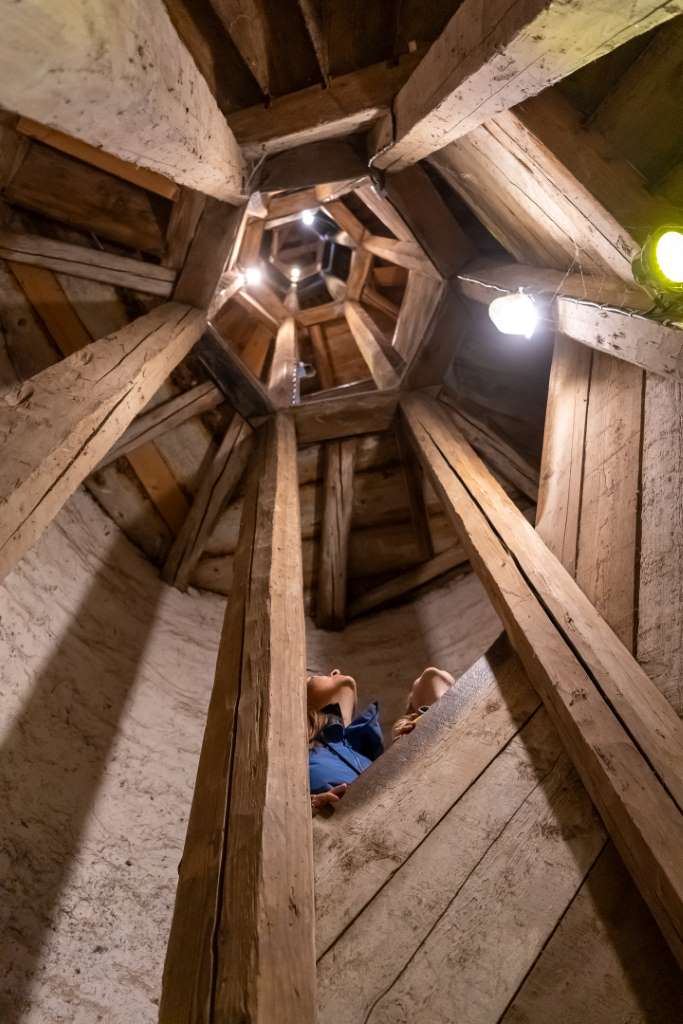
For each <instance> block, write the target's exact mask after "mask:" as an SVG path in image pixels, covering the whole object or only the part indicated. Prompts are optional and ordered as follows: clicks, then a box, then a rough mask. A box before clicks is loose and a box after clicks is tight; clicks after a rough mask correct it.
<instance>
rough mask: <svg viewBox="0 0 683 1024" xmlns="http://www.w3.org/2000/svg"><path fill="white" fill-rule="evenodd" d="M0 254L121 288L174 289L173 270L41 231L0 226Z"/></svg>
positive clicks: (149, 291) (164, 292) (160, 291)
mask: <svg viewBox="0 0 683 1024" xmlns="http://www.w3.org/2000/svg"><path fill="white" fill-rule="evenodd" d="M0 257H1V258H2V259H6V260H11V261H12V262H13V263H27V264H29V265H30V266H33V267H43V268H45V269H46V270H52V271H54V272H55V273H61V274H71V276H72V277H85V278H87V279H88V280H90V281H103V282H104V283H105V284H112V285H117V286H118V287H120V288H132V289H134V290H135V291H139V292H145V293H146V294H148V295H160V296H162V297H163V298H168V297H169V296H170V294H171V292H172V291H173V284H174V282H175V278H176V275H175V271H173V270H169V269H167V268H166V267H158V266H155V264H153V263H145V262H143V261H142V260H135V259H131V258H130V257H128V256H116V255H114V254H113V253H108V252H103V251H102V250H100V249H89V248H87V247H86V246H84V245H73V244H71V243H70V242H59V241H55V240H54V239H52V238H43V237H42V236H41V235H25V234H19V233H17V232H16V231H6V230H2V229H0Z"/></svg>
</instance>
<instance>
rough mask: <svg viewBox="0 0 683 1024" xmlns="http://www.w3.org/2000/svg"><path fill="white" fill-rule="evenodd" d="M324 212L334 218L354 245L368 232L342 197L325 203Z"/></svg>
mask: <svg viewBox="0 0 683 1024" xmlns="http://www.w3.org/2000/svg"><path fill="white" fill-rule="evenodd" d="M325 213H329V215H330V217H332V219H333V220H336V222H337V224H338V225H339V227H340V228H341V229H342V231H345V232H346V233H347V235H348V236H349V238H351V239H352V240H353V241H354V242H355V243H356V245H359V244H360V243H361V242H362V241H363V238H364V237H365V235H366V234H368V232H367V231H366V229H365V227H364V226H363V225H362V224H361V222H360V221H359V220H358V218H357V217H356V215H355V213H353V212H352V211H351V210H350V209H349V208H348V206H347V205H346V203H345V202H344V201H343V199H333V200H332V201H331V202H329V203H326V204H325Z"/></svg>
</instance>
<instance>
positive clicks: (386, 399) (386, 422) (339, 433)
mask: <svg viewBox="0 0 683 1024" xmlns="http://www.w3.org/2000/svg"><path fill="white" fill-rule="evenodd" d="M397 405H398V393H397V392H393V393H388V392H386V391H385V392H383V393H378V392H371V393H370V394H364V395H349V396H348V397H347V396H343V395H342V396H340V397H336V396H335V397H330V398H324V399H319V400H315V401H311V402H305V403H303V404H302V405H297V406H296V407H295V408H294V409H293V410H292V413H293V415H294V423H295V424H296V433H297V437H298V440H299V444H300V445H305V444H313V443H315V442H317V441H331V440H333V439H334V438H338V437H354V436H355V435H357V434H377V433H381V432H382V431H383V430H388V429H389V428H390V426H391V424H392V422H393V419H394V416H395V414H396V406H397Z"/></svg>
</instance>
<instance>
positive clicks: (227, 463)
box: [161, 413, 254, 590]
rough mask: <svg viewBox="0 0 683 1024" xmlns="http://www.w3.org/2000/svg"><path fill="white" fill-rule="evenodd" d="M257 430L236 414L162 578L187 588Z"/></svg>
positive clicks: (207, 469) (205, 471) (207, 468)
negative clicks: (254, 430)
mask: <svg viewBox="0 0 683 1024" xmlns="http://www.w3.org/2000/svg"><path fill="white" fill-rule="evenodd" d="M253 442H254V432H253V430H252V429H251V427H250V426H249V425H248V424H247V423H245V421H244V420H243V419H242V417H241V416H239V415H238V414H237V413H236V414H235V415H234V416H233V418H232V420H231V421H230V424H229V426H228V429H227V430H226V432H225V436H224V437H223V440H222V441H221V443H220V445H219V447H218V450H217V451H216V452H215V454H213V455H212V457H211V458H210V461H209V464H208V465H207V466H205V467H203V473H202V477H201V480H200V482H199V487H198V488H197V492H196V494H195V496H194V501H193V502H192V508H191V509H190V511H189V514H188V515H187V517H186V519H185V521H184V522H183V524H182V527H181V529H180V530H179V531H178V534H177V536H176V539H175V541H174V542H173V546H172V547H171V550H170V551H169V553H168V557H167V559H166V562H165V563H164V567H163V569H162V571H161V575H162V577H163V579H165V580H166V582H167V583H172V584H174V585H175V586H176V587H178V589H179V590H187V588H188V586H189V583H190V577H191V576H192V573H193V572H194V570H195V567H196V565H197V562H198V561H199V559H200V558H201V556H202V553H203V551H204V547H205V546H206V542H207V540H208V538H209V536H210V534H211V531H212V530H213V528H214V526H215V524H216V520H217V519H218V516H219V515H220V513H221V512H222V510H223V508H224V507H225V505H227V503H228V502H229V501H230V498H231V496H232V495H233V494H234V492H235V488H236V487H237V485H238V484H239V482H240V479H241V477H242V474H243V473H244V470H245V469H246V466H247V462H248V461H249V456H250V455H251V452H252V449H253Z"/></svg>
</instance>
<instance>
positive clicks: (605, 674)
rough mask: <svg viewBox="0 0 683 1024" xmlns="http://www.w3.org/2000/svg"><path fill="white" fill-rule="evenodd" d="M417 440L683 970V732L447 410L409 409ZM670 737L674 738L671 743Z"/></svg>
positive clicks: (427, 403) (418, 400)
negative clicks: (682, 856) (681, 853)
mask: <svg viewBox="0 0 683 1024" xmlns="http://www.w3.org/2000/svg"><path fill="white" fill-rule="evenodd" d="M403 409H404V412H405V415H406V419H407V423H408V427H409V430H410V435H411V437H412V440H413V443H414V444H415V446H416V448H417V451H418V454H419V456H420V458H421V460H422V462H423V465H424V466H425V469H426V470H427V471H428V472H429V474H430V477H431V479H432V481H433V483H434V485H435V487H436V488H437V491H438V493H439V494H440V496H441V498H442V500H443V502H444V507H445V509H446V511H447V513H448V514H449V516H450V518H451V520H452V521H453V524H454V526H455V528H456V530H457V531H458V534H459V536H460V539H461V541H462V543H463V545H464V547H465V549H466V551H467V553H468V555H469V558H470V561H471V562H472V565H473V567H474V568H475V571H476V572H477V573H478V574H479V575H480V577H481V579H482V582H483V583H484V585H485V586H486V588H487V590H488V591H489V594H490V596H491V598H492V600H493V602H494V604H495V606H496V609H497V611H498V612H499V614H500V616H501V618H502V619H503V622H504V623H505V626H506V629H507V631H508V634H509V636H510V639H511V641H512V643H513V645H514V646H515V648H516V650H517V652H518V654H519V656H520V658H521V660H522V662H523V664H524V666H525V668H526V670H527V672H528V674H529V677H530V679H531V681H532V683H533V684H534V686H535V687H536V689H537V690H538V692H539V695H540V696H541V698H542V700H543V702H544V704H545V705H546V707H547V708H548V711H549V713H550V715H551V717H552V719H553V721H554V723H555V725H556V727H557V729H558V731H559V733H560V736H561V737H562V740H563V742H564V744H565V746H566V747H567V750H568V752H569V754H570V756H571V758H572V760H573V761H574V764H575V766H576V768H577V771H578V772H579V774H580V775H581V778H582V780H583V782H584V784H585V786H586V788H587V789H588V791H589V793H590V794H591V797H592V799H593V801H594V803H595V804H596V806H597V807H598V809H599V811H600V813H601V815H602V817H603V820H604V822H605V824H606V826H607V828H608V829H609V831H610V832H611V834H612V836H613V838H614V841H615V843H616V845H617V847H618V849H619V851H620V853H621V855H622V857H623V859H624V861H625V863H626V864H627V866H628V867H629V870H630V871H631V873H632V875H633V877H634V879H635V881H636V883H637V884H638V886H639V888H640V890H641V892H642V894H643V896H644V898H645V899H646V900H647V902H648V904H649V906H650V908H651V910H652V912H653V913H654V915H655V917H656V919H657V921H658V922H659V925H660V927H661V928H662V931H663V932H664V934H665V936H666V938H667V940H668V941H669V944H670V945H671V948H672V950H673V951H674V953H675V954H676V956H677V957H678V959H679V961H681V962H683V942H682V941H681V937H682V935H683V868H682V867H681V861H680V856H679V854H678V853H677V852H676V851H677V850H678V849H680V844H681V842H683V818H682V816H681V810H680V808H681V806H682V805H683V787H682V786H681V778H682V777H683V775H682V774H681V763H682V758H683V739H682V736H681V732H682V728H683V727H682V726H681V723H680V722H679V720H678V718H677V717H676V715H675V713H674V711H673V709H672V708H671V707H670V705H669V704H668V703H667V702H666V700H665V699H664V698H663V697H662V696H661V694H660V693H659V692H658V691H657V690H656V688H655V686H654V685H653V684H652V683H651V682H650V680H649V679H648V678H647V676H646V675H645V673H644V672H643V671H642V670H641V669H640V667H639V666H638V664H637V662H636V661H635V660H634V659H633V657H632V656H631V655H630V654H629V652H628V651H627V650H626V648H625V647H623V645H622V644H621V643H620V642H619V641H618V640H617V638H616V636H615V635H614V634H613V633H612V632H611V630H610V629H609V627H608V626H607V625H606V623H605V622H604V620H602V619H601V618H600V616H599V614H598V613H597V612H596V611H595V609H594V608H593V607H592V605H590V602H588V600H587V599H586V598H585V596H584V595H583V594H582V593H581V592H580V591H579V589H578V587H577V586H576V584H575V583H574V581H573V580H572V579H571V577H570V576H569V575H568V573H567V572H566V570H564V568H563V567H562V566H561V565H560V563H559V562H557V560H556V559H555V557H554V556H553V555H552V554H551V553H550V552H549V551H548V549H547V548H546V547H545V545H544V544H543V542H542V540H541V539H540V538H539V537H538V535H537V534H536V533H535V532H534V530H533V529H532V528H531V527H530V526H529V524H528V523H527V522H526V520H525V519H524V518H523V516H522V515H521V514H520V513H519V512H518V510H517V509H515V507H514V505H513V504H512V503H511V502H510V501H509V499H508V498H507V497H506V495H505V493H504V492H503V491H502V489H501V488H500V487H499V486H498V485H497V484H496V483H495V481H494V480H493V478H492V477H491V476H490V474H489V473H488V471H487V470H486V468H485V467H484V466H483V464H482V463H481V462H480V461H479V459H478V458H477V457H476V455H475V454H474V453H473V451H472V449H471V448H470V447H469V445H468V443H467V441H466V440H465V438H464V437H463V436H462V435H461V434H460V432H459V431H458V430H457V428H456V427H455V425H454V423H453V422H452V420H451V419H450V417H449V415H448V413H447V412H446V411H445V409H444V408H443V406H440V405H439V403H436V402H434V401H432V400H430V399H426V398H424V397H422V396H416V395H414V396H411V397H410V398H408V399H406V400H405V401H404V403H403ZM665 736H666V737H667V738H666V740H664V737H665Z"/></svg>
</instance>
